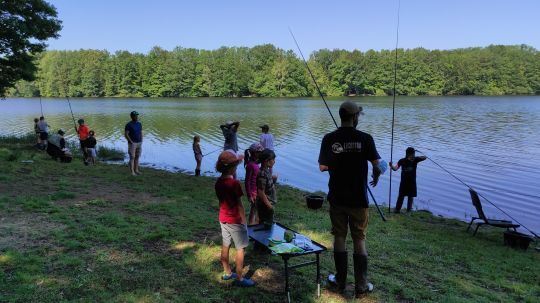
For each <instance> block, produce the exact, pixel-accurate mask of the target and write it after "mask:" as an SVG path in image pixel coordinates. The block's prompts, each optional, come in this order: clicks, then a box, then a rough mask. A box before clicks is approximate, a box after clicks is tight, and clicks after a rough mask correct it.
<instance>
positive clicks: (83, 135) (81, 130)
mask: <svg viewBox="0 0 540 303" xmlns="http://www.w3.org/2000/svg"><path fill="white" fill-rule="evenodd" d="M77 123H78V124H79V127H78V128H75V132H76V133H77V134H78V135H79V143H80V145H81V151H82V153H83V161H84V165H88V162H87V161H86V159H87V158H88V154H87V153H86V139H88V133H89V132H90V128H88V125H86V124H84V119H79V120H78V121H77Z"/></svg>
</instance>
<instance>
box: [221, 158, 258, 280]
mask: <svg viewBox="0 0 540 303" xmlns="http://www.w3.org/2000/svg"><path fill="white" fill-rule="evenodd" d="M243 158H244V157H243V156H241V155H237V154H236V152H235V151H233V150H231V149H228V150H225V151H223V152H221V154H220V155H219V157H218V160H217V162H216V170H217V171H218V172H220V173H221V176H220V177H219V178H218V179H217V181H216V184H215V191H216V196H217V198H218V200H219V224H220V227H221V238H222V240H223V243H222V245H221V264H222V266H223V272H224V273H223V276H222V279H223V280H233V279H234V281H233V285H236V286H241V287H251V286H254V285H255V282H253V280H251V279H248V278H245V277H244V276H243V272H242V270H243V268H244V255H245V248H246V247H247V246H248V245H249V237H248V232H247V226H246V214H245V210H244V205H243V204H242V200H241V197H242V196H243V192H242V186H241V185H240V181H238V180H237V179H235V178H234V177H233V176H234V174H235V173H236V168H237V167H238V164H240V162H241V161H242V159H243ZM231 244H234V246H235V248H236V272H232V270H231V266H230V264H229V250H230V246H231Z"/></svg>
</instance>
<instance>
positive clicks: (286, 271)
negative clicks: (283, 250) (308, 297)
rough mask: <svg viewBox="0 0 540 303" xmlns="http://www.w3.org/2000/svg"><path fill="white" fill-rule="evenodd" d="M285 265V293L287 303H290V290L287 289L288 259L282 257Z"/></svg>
mask: <svg viewBox="0 0 540 303" xmlns="http://www.w3.org/2000/svg"><path fill="white" fill-rule="evenodd" d="M283 262H284V263H285V292H286V293H287V302H289V303H291V290H290V289H289V258H286V257H283Z"/></svg>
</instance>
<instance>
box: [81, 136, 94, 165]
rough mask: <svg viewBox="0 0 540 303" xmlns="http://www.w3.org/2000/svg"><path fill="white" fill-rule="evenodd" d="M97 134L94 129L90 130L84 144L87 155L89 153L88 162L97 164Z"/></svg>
mask: <svg viewBox="0 0 540 303" xmlns="http://www.w3.org/2000/svg"><path fill="white" fill-rule="evenodd" d="M95 135H96V133H95V132H94V131H93V130H91V131H89V132H88V138H86V140H85V141H84V145H85V149H86V155H87V158H86V163H92V164H96V157H97V152H96V145H97V141H96V137H95Z"/></svg>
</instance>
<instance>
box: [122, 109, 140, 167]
mask: <svg viewBox="0 0 540 303" xmlns="http://www.w3.org/2000/svg"><path fill="white" fill-rule="evenodd" d="M129 116H130V117H131V121H129V122H128V123H127V124H126V127H125V128H124V129H125V133H124V135H125V137H126V139H127V141H128V154H129V170H130V171H131V175H132V176H137V175H139V174H140V173H141V172H140V171H139V158H140V157H141V151H142V141H143V133H142V124H141V122H139V113H138V112H136V111H132V112H131V113H130V114H129Z"/></svg>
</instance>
